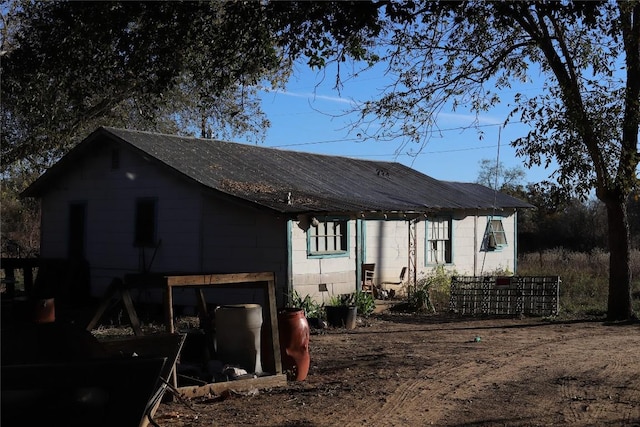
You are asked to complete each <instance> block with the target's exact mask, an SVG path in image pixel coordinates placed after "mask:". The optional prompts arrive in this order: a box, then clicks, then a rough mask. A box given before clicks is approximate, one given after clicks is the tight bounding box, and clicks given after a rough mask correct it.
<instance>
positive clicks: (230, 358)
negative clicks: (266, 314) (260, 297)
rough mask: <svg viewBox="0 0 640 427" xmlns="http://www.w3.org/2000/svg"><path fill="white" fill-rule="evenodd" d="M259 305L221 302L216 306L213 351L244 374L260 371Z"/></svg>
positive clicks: (260, 321) (260, 307)
mask: <svg viewBox="0 0 640 427" xmlns="http://www.w3.org/2000/svg"><path fill="white" fill-rule="evenodd" d="M261 329H262V306H260V304H236V305H223V306H220V307H218V308H217V309H216V351H217V353H218V359H220V360H222V361H223V362H224V363H226V364H228V365H232V366H239V367H241V368H243V369H245V370H246V371H247V372H248V373H261V372H262V362H261V360H260V333H261Z"/></svg>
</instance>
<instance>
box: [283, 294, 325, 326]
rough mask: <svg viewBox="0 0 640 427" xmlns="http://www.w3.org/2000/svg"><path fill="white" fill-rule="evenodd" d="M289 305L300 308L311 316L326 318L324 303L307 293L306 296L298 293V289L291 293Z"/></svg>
mask: <svg viewBox="0 0 640 427" xmlns="http://www.w3.org/2000/svg"><path fill="white" fill-rule="evenodd" d="M289 306H290V307H293V308H300V309H302V310H303V311H304V315H305V317H306V318H307V319H309V318H318V319H322V318H324V307H323V306H322V304H320V303H317V302H316V301H314V300H313V299H311V297H310V296H309V295H305V297H304V298H302V297H301V296H300V294H298V292H297V291H296V290H294V291H293V293H292V294H291V295H289Z"/></svg>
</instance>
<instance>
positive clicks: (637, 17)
mask: <svg viewBox="0 0 640 427" xmlns="http://www.w3.org/2000/svg"><path fill="white" fill-rule="evenodd" d="M376 4H377V5H378V6H379V8H380V11H381V13H380V20H381V21H382V22H383V23H382V24H380V23H379V25H381V26H382V27H383V29H384V32H383V34H385V35H386V38H385V39H384V40H381V39H377V40H375V42H374V43H375V46H376V49H378V50H382V51H383V52H381V53H380V54H381V56H382V60H383V61H386V63H387V64H388V75H390V76H396V78H394V80H393V81H394V83H393V84H392V85H391V86H389V87H387V88H386V89H385V90H384V91H383V92H382V93H381V94H380V96H379V97H377V98H376V99H373V100H371V101H367V102H365V103H364V104H363V105H362V109H361V117H362V119H361V120H360V122H359V123H358V125H359V126H361V128H362V129H365V130H366V129H367V126H366V125H367V124H368V123H370V122H371V121H378V122H381V124H382V127H381V129H382V130H380V131H378V132H374V133H373V134H366V132H365V131H363V130H358V131H359V132H360V133H361V134H363V135H366V136H368V137H389V136H390V134H392V133H394V132H396V130H398V129H399V133H400V134H401V135H402V136H405V137H406V138H408V139H409V140H410V141H413V142H415V143H417V144H421V145H423V144H425V143H426V140H425V135H429V134H431V130H432V128H433V127H434V126H436V124H437V117H438V113H439V112H440V111H442V109H443V108H448V106H449V105H452V106H453V108H454V109H455V108H458V107H460V106H465V107H467V108H469V109H470V110H472V111H475V112H477V113H480V112H482V111H484V110H488V109H489V108H491V107H492V106H495V105H496V104H498V103H499V102H504V101H505V100H504V96H505V95H503V94H502V91H504V90H505V89H509V88H511V85H512V84H513V83H514V82H528V81H530V75H532V74H536V73H539V74H540V75H542V76H543V77H544V84H543V86H544V87H543V93H542V95H540V96H537V97H533V98H527V97H526V96H525V95H523V94H516V95H515V96H514V98H513V100H511V102H512V103H511V104H510V105H511V106H512V112H511V114H510V115H509V117H507V118H506V121H507V122H508V121H509V120H513V119H514V118H517V119H519V120H521V121H523V122H526V123H529V124H531V129H532V130H531V132H530V133H529V134H528V135H527V136H525V137H524V138H521V139H518V140H516V141H513V142H512V145H514V146H515V147H516V148H517V150H518V153H519V154H520V155H521V156H523V157H524V159H525V165H526V166H528V165H533V164H542V163H546V164H547V165H548V164H549V163H550V161H551V159H555V161H556V162H557V164H558V169H557V171H555V173H554V174H553V176H552V177H553V178H554V179H555V180H556V181H557V182H558V184H559V185H560V186H561V187H563V188H564V189H565V190H566V191H570V192H571V193H572V194H574V195H575V196H578V197H581V198H584V197H586V194H587V193H588V192H589V191H590V190H593V189H595V194H596V196H597V198H598V199H599V200H601V201H602V202H603V203H604V205H605V206H606V210H607V218H608V220H607V224H608V233H609V234H608V240H609V242H608V244H609V249H610V278H609V296H608V306H607V315H608V318H609V319H611V320H625V319H630V318H631V317H633V315H634V314H633V311H632V306H631V268H630V239H629V220H628V215H627V209H626V204H627V200H628V199H629V195H630V193H631V192H632V191H633V190H634V189H635V188H637V187H638V178H637V167H638V162H639V160H640V154H639V153H638V126H639V122H640V78H638V76H640V3H639V2H638V1H620V2H613V1H601V2H580V1H567V2H542V1H540V2H478V1H462V2H426V1H424V2H406V3H394V2H386V1H380V2H377V3H376ZM372 43H373V42H372ZM372 128H373V127H372Z"/></svg>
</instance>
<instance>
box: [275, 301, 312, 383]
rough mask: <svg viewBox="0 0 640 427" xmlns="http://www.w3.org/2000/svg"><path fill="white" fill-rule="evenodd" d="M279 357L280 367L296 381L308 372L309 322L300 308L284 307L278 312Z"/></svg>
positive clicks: (304, 376)
mask: <svg viewBox="0 0 640 427" xmlns="http://www.w3.org/2000/svg"><path fill="white" fill-rule="evenodd" d="M278 332H279V335H280V358H281V360H282V369H283V370H284V371H285V372H289V373H291V374H290V375H288V376H289V377H290V378H291V379H295V380H296V381H303V380H304V379H305V378H307V374H308V373H309V364H310V362H311V357H310V355H309V336H310V334H309V323H308V321H307V318H306V317H305V315H304V311H303V310H302V309H297V308H285V309H284V310H282V311H280V312H279V313H278Z"/></svg>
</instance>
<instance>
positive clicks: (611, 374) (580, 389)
mask: <svg viewBox="0 0 640 427" xmlns="http://www.w3.org/2000/svg"><path fill="white" fill-rule="evenodd" d="M638 336H640V334H636V335H635V336H631V335H630V336H628V337H618V342H617V343H614V344H615V345H612V343H611V342H610V339H609V341H608V345H609V347H604V346H603V345H602V343H599V342H598V338H599V337H591V338H590V339H589V341H588V342H587V343H584V345H583V346H582V348H580V350H582V351H581V352H580V354H575V355H574V357H573V359H572V360H576V359H578V360H579V359H581V358H582V359H583V363H582V364H583V365H586V366H587V368H588V369H585V370H584V371H576V369H575V366H572V365H571V364H565V365H564V366H562V367H558V369H557V372H556V375H557V385H558V395H559V396H560V398H561V399H563V400H564V401H566V402H567V407H566V409H565V411H564V412H563V416H564V421H566V422H567V423H568V424H579V425H583V424H588V423H590V422H593V420H594V419H595V420H597V419H599V418H601V417H602V416H604V415H608V414H607V413H611V414H610V415H612V416H613V417H615V416H618V417H619V418H620V423H621V425H626V424H634V423H638V421H639V420H640V388H639V387H640V384H639V380H640V373H636V374H635V375H631V376H629V374H628V372H629V369H628V367H629V365H630V364H633V363H637V357H638V355H637V348H639V347H640V339H638ZM592 357H593V358H595V359H598V358H600V360H606V361H607V362H606V363H604V364H600V365H593V366H590V365H589V363H588V361H587V360H585V359H589V358H592ZM621 384H623V386H621Z"/></svg>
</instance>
